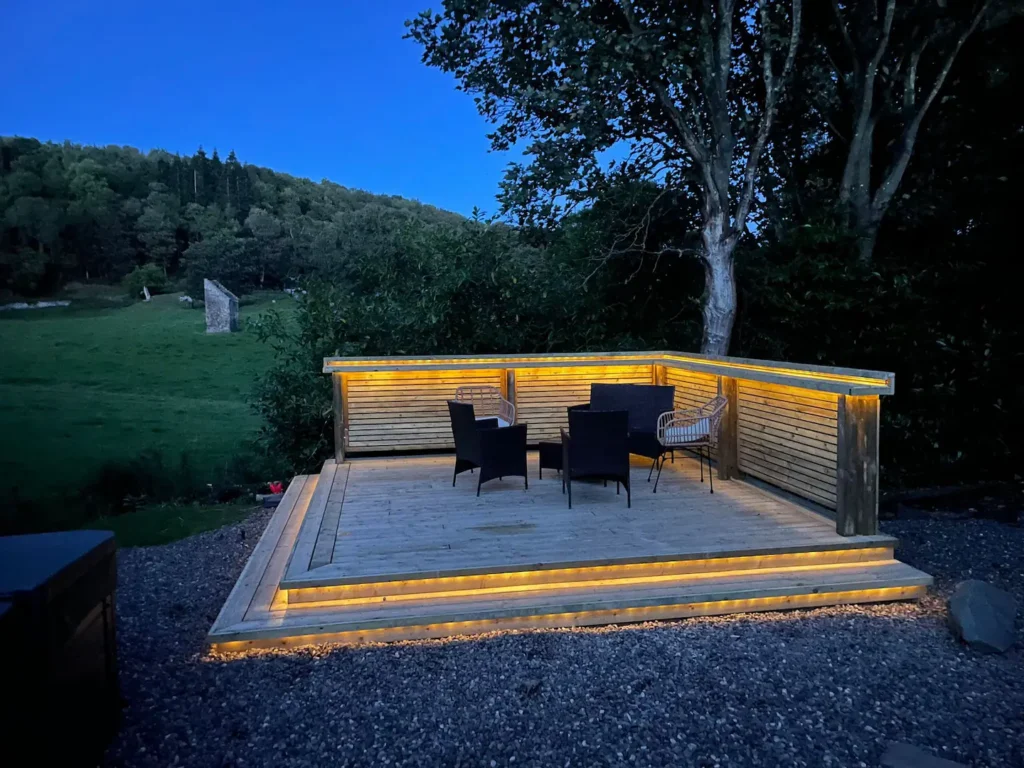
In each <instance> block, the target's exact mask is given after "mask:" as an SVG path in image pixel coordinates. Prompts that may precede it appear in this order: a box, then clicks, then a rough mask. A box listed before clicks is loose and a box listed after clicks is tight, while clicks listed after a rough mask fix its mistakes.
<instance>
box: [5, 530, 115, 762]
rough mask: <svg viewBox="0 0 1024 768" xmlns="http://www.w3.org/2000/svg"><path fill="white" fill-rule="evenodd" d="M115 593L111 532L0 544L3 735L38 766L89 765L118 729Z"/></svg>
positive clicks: (10, 539) (15, 538) (8, 539)
mask: <svg viewBox="0 0 1024 768" xmlns="http://www.w3.org/2000/svg"><path fill="white" fill-rule="evenodd" d="M116 585H117V568H116V546H115V544H114V535H113V534H112V533H110V532H109V531H68V532H65V533H42V534H34V535H30V536H6V537H0V680H2V681H3V685H2V688H3V693H2V698H3V700H4V709H5V710H6V714H5V716H4V717H3V718H2V719H0V732H2V733H3V734H4V736H5V738H4V743H6V744H16V743H24V739H25V738H32V750H31V752H32V755H33V762H35V763H36V764H40V765H41V764H44V762H47V763H50V764H57V765H68V766H79V765H82V766H85V765H96V764H97V763H98V762H99V761H100V760H101V759H102V756H103V752H104V750H105V749H106V747H107V745H108V744H109V742H110V739H111V738H112V737H113V735H114V733H115V732H116V730H117V724H118V720H119V716H120V711H121V696H120V691H119V688H118V682H117V647H116V643H115V634H114V589H115V587H116ZM30 735H33V736H30Z"/></svg>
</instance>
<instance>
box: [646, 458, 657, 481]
mask: <svg viewBox="0 0 1024 768" xmlns="http://www.w3.org/2000/svg"><path fill="white" fill-rule="evenodd" d="M656 466H658V460H657V459H655V460H654V462H653V463H652V464H651V471H650V472H648V473H647V482H648V483H649V482H651V477H652V476H653V475H654V468H655V467H656Z"/></svg>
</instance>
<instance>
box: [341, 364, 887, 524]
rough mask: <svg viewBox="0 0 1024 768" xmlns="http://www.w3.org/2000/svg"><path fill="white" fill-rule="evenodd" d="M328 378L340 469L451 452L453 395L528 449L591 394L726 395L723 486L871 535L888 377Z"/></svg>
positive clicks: (708, 370)
mask: <svg viewBox="0 0 1024 768" xmlns="http://www.w3.org/2000/svg"><path fill="white" fill-rule="evenodd" d="M324 372H325V373H330V374H332V375H333V377H334V393H335V395H334V396H335V418H336V419H337V425H336V429H335V442H336V445H335V450H336V454H337V458H338V460H342V459H343V458H344V456H345V454H346V453H353V454H355V453H376V452H385V451H394V452H401V451H413V450H430V449H451V448H452V447H453V444H452V435H451V427H450V423H449V419H448V407H447V404H446V401H447V400H449V399H452V398H453V397H454V396H455V389H456V388H457V387H458V386H461V385H491V386H495V387H499V388H500V389H501V390H502V392H503V394H504V395H505V396H506V397H508V399H510V400H511V401H512V402H513V403H514V404H515V406H516V412H517V413H516V421H517V422H518V423H525V424H528V425H529V427H528V428H529V441H530V442H531V443H536V442H538V441H540V440H555V439H557V438H558V430H559V427H562V426H566V425H567V418H566V410H565V409H566V406H569V405H574V404H576V403H583V402H586V401H587V400H589V398H590V384H591V383H593V382H607V383H622V384H649V383H663V384H669V385H672V386H674V387H675V388H676V393H675V406H676V408H691V407H694V406H697V405H701V404H703V403H706V402H707V401H708V400H710V399H711V398H712V397H714V396H715V395H717V394H719V393H721V394H725V395H726V396H727V397H728V398H729V408H730V409H732V410H731V413H732V416H731V418H726V419H724V420H723V428H722V434H721V438H720V439H721V442H720V446H719V457H720V458H721V459H722V460H721V461H719V472H720V473H721V474H722V476H723V477H730V476H732V475H734V474H736V473H737V471H738V472H739V473H741V474H745V475H749V476H751V477H755V478H758V479H761V480H764V481H765V482H768V483H770V484H772V485H775V486H777V487H779V488H782V489H785V490H787V491H790V492H791V493H794V494H796V495H798V496H801V497H803V498H805V499H808V500H810V501H813V502H815V503H817V504H820V505H822V506H824V507H827V508H830V509H834V510H836V512H837V528H838V530H839V531H840V533H843V534H847V535H849V534H854V533H857V534H861V533H874V532H875V529H876V527H877V485H878V482H877V471H878V455H877V446H878V440H877V430H878V401H879V396H880V395H888V394H892V392H893V390H894V378H895V377H894V375H893V374H891V373H884V372H879V371H862V370H853V369H844V368H825V367H821V366H799V365H795V364H792V363H774V362H770V361H763V360H743V359H739V358H723V357H715V356H702V355H686V354H682V353H677V352H635V353H634V352H629V353H580V354H573V355H566V354H562V355H529V356H527V355H519V356H496V355H495V356H473V357H449V358H383V359H379V358H377V359H368V358H327V359H325V360H324ZM872 505H874V506H873V507H872Z"/></svg>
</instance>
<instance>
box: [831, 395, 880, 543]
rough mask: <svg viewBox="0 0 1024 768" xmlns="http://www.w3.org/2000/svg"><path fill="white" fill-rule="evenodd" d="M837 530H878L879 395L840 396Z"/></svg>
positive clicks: (865, 533)
mask: <svg viewBox="0 0 1024 768" xmlns="http://www.w3.org/2000/svg"><path fill="white" fill-rule="evenodd" d="M838 421H839V430H838V432H839V434H838V445H837V456H836V474H837V478H836V532H837V533H839V534H840V535H841V536H858V535H859V536H870V535H873V534H876V533H878V396H877V395H866V396H856V395H840V396H839V413H838Z"/></svg>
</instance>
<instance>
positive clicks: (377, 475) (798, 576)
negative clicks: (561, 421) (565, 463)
mask: <svg viewBox="0 0 1024 768" xmlns="http://www.w3.org/2000/svg"><path fill="white" fill-rule="evenodd" d="M452 466H453V459H452V458H451V457H448V456H431V457H415V458H388V459H357V460H353V461H348V462H344V463H341V464H335V463H334V462H333V461H329V462H327V463H326V464H325V465H324V467H323V469H322V471H321V473H320V474H319V475H311V476H308V477H307V476H300V477H297V478H295V480H294V481H293V482H292V484H291V486H290V487H289V489H288V492H287V494H286V495H285V499H284V501H283V502H282V504H281V506H280V507H279V508H278V511H277V512H276V513H275V516H274V518H273V519H272V520H271V523H270V525H269V526H268V529H267V531H266V533H265V534H264V536H263V538H262V539H261V541H260V543H259V544H258V546H257V548H256V550H255V551H254V553H253V555H252V558H251V559H250V561H249V563H248V564H247V566H246V568H245V570H244V571H243V573H242V576H241V577H240V578H239V581H238V583H237V584H236V586H235V589H234V590H233V591H232V593H231V596H230V597H229V599H228V601H227V603H226V604H225V606H224V608H223V609H222V611H221V614H220V616H218V618H217V621H216V622H215V624H214V627H213V628H212V629H211V632H210V636H209V640H210V642H211V644H213V645H215V646H217V647H219V648H223V649H228V650H232V649H243V648H246V647H250V646H253V645H282V644H284V645H288V644H298V643H310V642H323V641H338V642H364V641H378V640H393V639H404V638H417V637H440V636H447V635H455V634H471V633H476V632H484V631H493V630H495V629H502V628H529V627H551V626H576V625H587V624H602V623H614V622H623V621H642V620H649V619H658V618H673V617H681V616H690V615H708V614H720V613H732V612H741V611H749V610H773V609H780V608H792V607H804V606H814V605H829V604H837V603H847V602H870V601H878V600H893V599H908V598H915V597H919V596H920V595H922V594H923V593H924V590H925V589H926V587H927V585H928V584H930V582H931V579H930V577H928V576H927V575H926V574H923V573H921V572H920V571H917V570H915V569H913V568H910V567H909V566H906V565H904V564H902V563H900V562H898V561H896V560H894V559H893V548H894V546H895V543H896V542H895V540H894V539H892V538H891V537H889V536H883V535H875V536H840V535H838V534H837V533H836V531H835V523H834V522H833V521H832V520H831V519H829V518H828V517H826V516H824V515H823V514H820V513H819V512H816V511H814V510H813V509H810V508H808V506H805V505H802V504H797V503H794V502H793V501H790V500H788V499H786V498H783V497H782V496H781V495H778V494H775V493H773V492H771V491H769V490H765V489H764V488H762V487H758V486H755V485H753V484H750V483H747V482H743V481H739V480H730V481H717V478H716V483H715V493H714V495H712V494H710V493H709V492H708V490H709V487H708V482H707V478H706V477H705V481H704V482H703V483H702V482H701V480H700V472H699V469H698V464H697V462H696V461H693V460H690V459H677V460H676V462H675V464H668V465H666V467H665V470H664V473H663V475H662V479H661V483H660V485H659V487H658V492H657V494H655V493H653V492H652V484H649V483H648V482H647V472H648V468H649V464H648V463H646V462H637V463H636V464H635V465H634V467H633V472H632V482H633V494H632V508H627V507H626V496H625V493H624V492H623V493H622V494H621V495H617V494H616V490H615V487H614V486H609V487H604V486H603V485H602V484H593V483H580V482H577V483H574V484H573V508H572V509H571V510H570V509H568V507H567V504H566V497H565V496H564V495H563V494H562V492H561V480H560V478H559V476H558V475H557V473H555V472H554V471H552V470H545V476H544V478H543V479H539V478H538V475H537V463H536V455H535V454H532V455H531V458H530V478H529V483H530V487H529V490H526V489H524V487H523V486H524V484H523V480H522V478H507V479H505V480H501V481H491V482H489V483H487V484H485V485H484V487H483V490H482V492H481V495H480V497H479V498H478V497H477V496H476V495H475V491H476V482H475V478H474V476H473V475H468V474H464V475H461V476H460V477H459V479H458V481H457V483H456V485H455V487H454V488H453V487H452V474H451V472H452Z"/></svg>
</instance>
